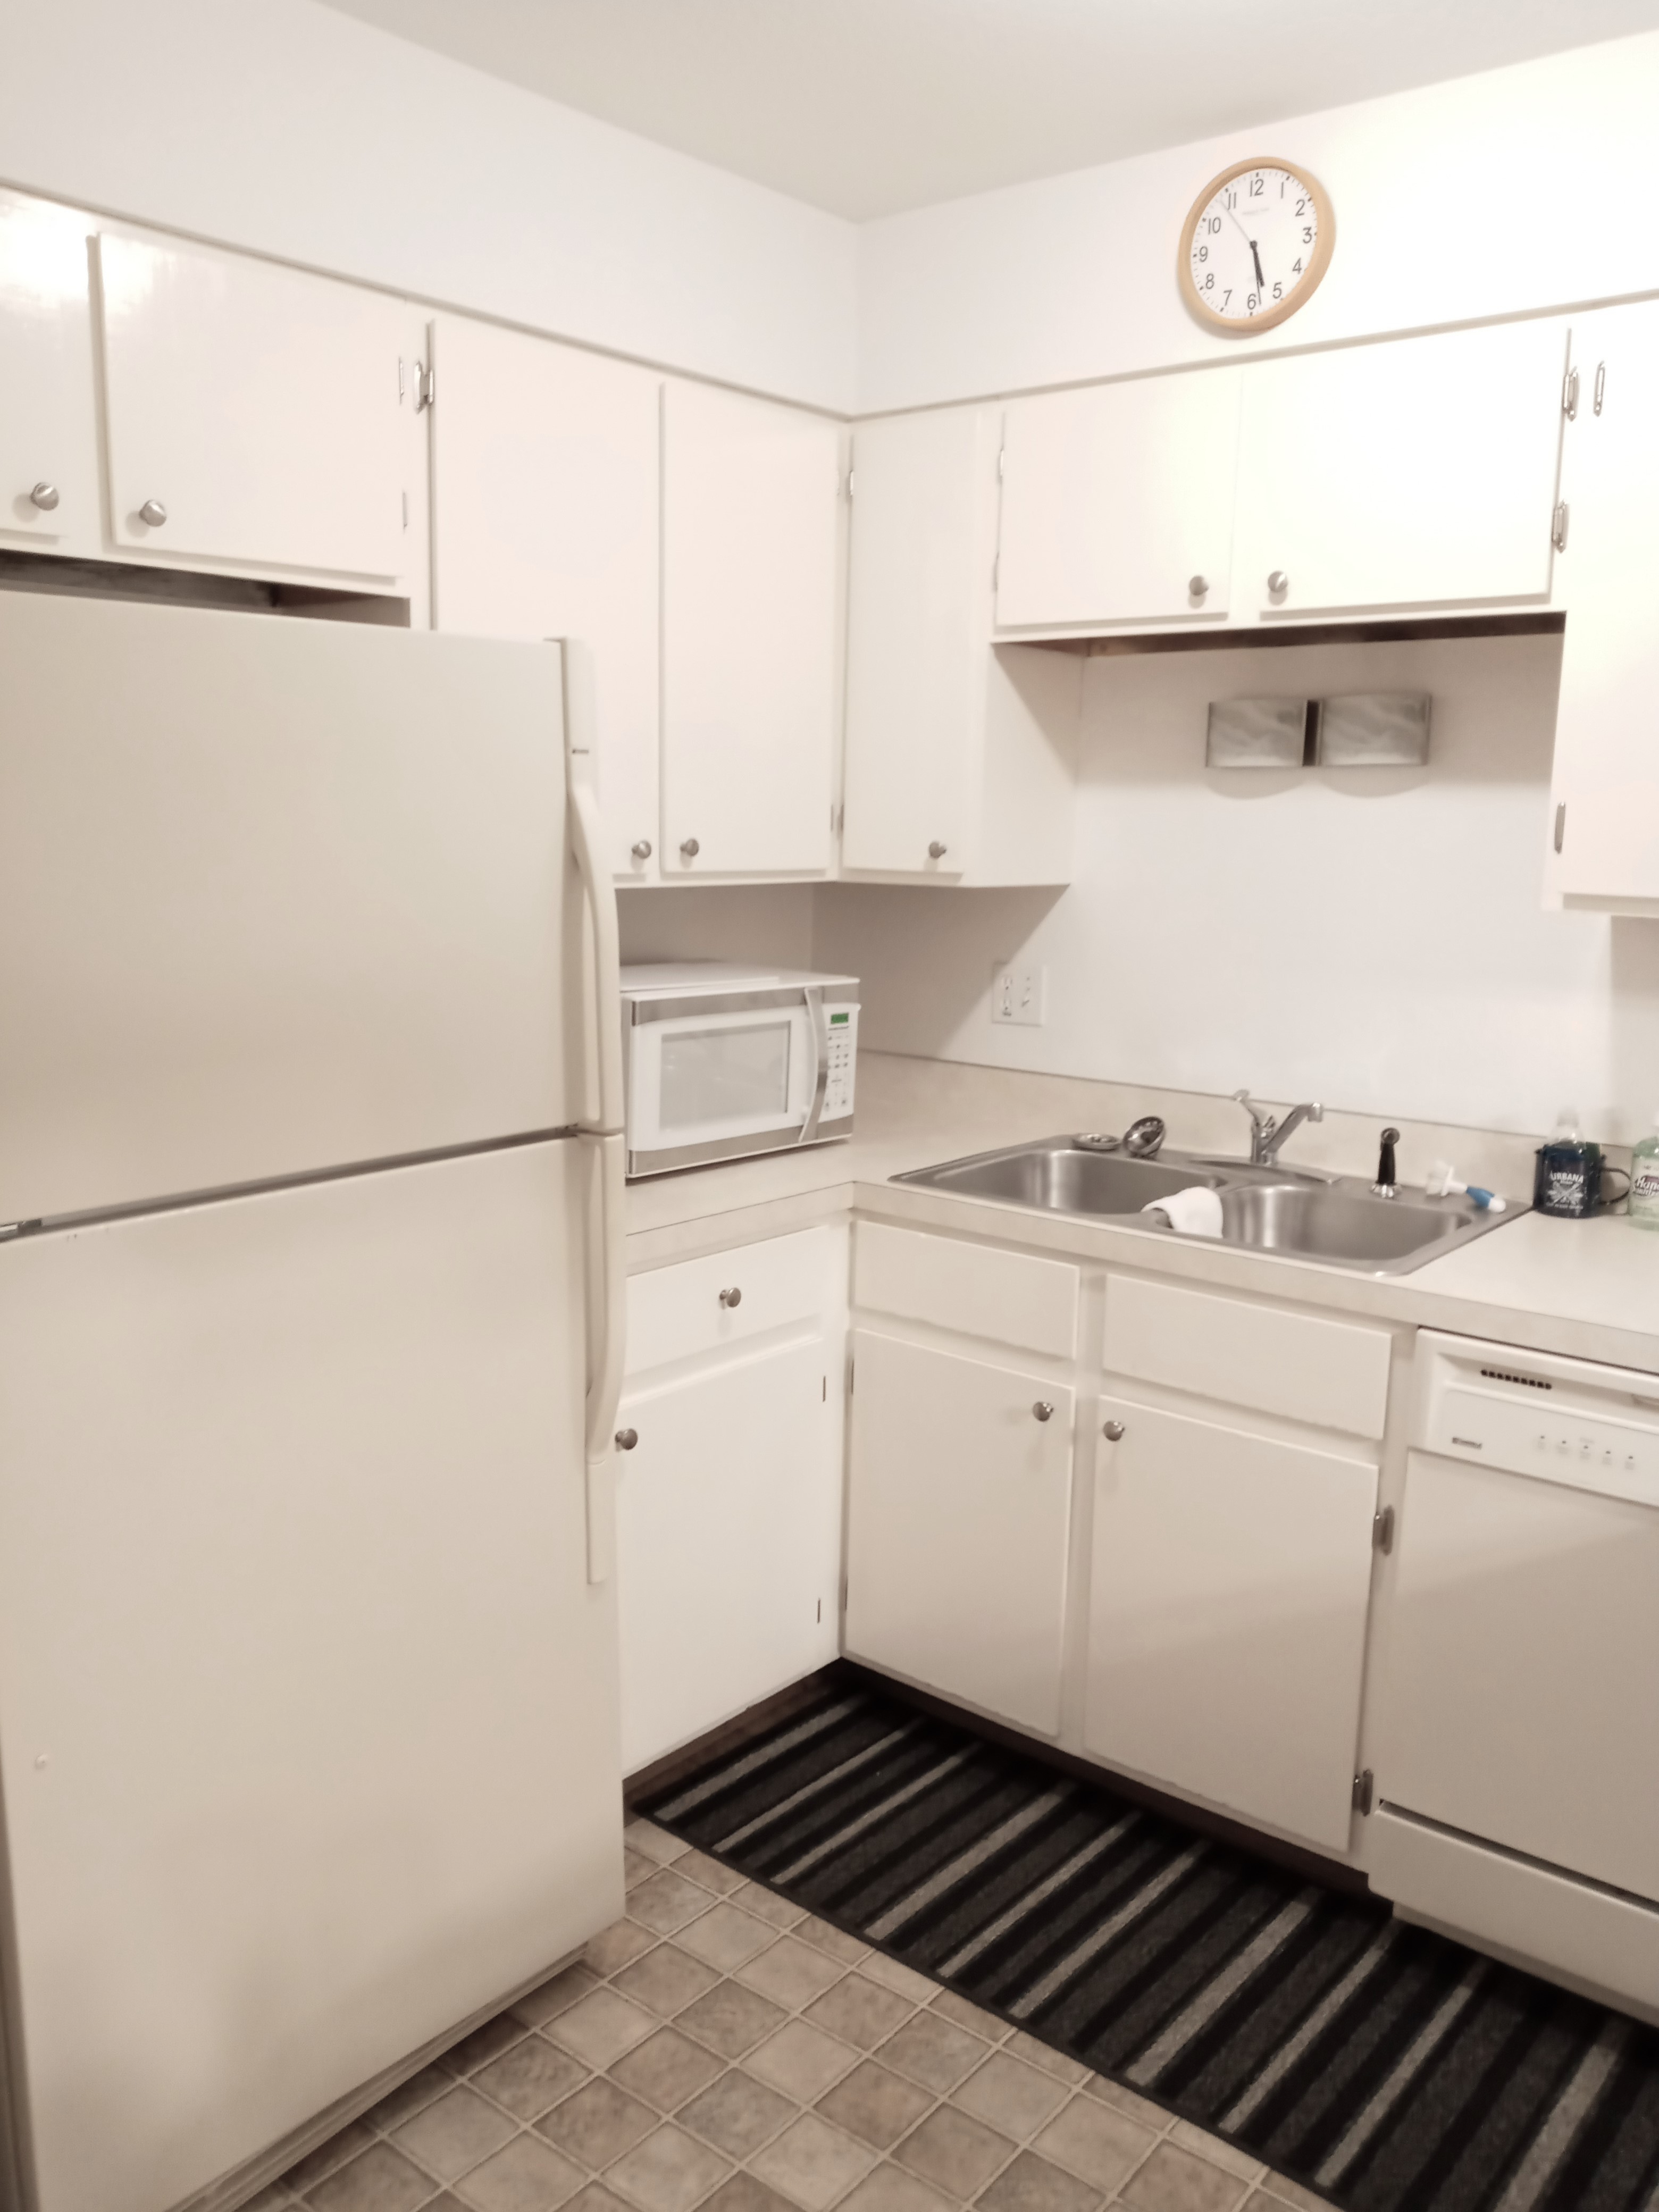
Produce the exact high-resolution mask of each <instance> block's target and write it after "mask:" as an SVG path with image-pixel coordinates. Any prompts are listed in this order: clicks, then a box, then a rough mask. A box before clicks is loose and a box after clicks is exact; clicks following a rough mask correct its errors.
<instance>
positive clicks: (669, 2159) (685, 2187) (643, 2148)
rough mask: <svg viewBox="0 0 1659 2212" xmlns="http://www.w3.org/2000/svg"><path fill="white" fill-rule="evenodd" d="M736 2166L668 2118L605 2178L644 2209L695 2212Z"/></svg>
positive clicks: (658, 2211) (624, 2195)
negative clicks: (729, 2163)
mask: <svg viewBox="0 0 1659 2212" xmlns="http://www.w3.org/2000/svg"><path fill="white" fill-rule="evenodd" d="M731 2170H732V2169H731V2167H730V2166H728V2165H727V2163H726V2160H724V2159H723V2158H721V2157H720V2154H719V2153H718V2152H717V2151H712V2150H710V2149H709V2148H708V2144H707V2143H701V2142H698V2141H697V2140H696V2136H689V2135H687V2134H686V2132H685V2130H684V2128H677V2127H676V2126H675V2125H674V2124H673V2123H672V2121H665V2122H664V2124H662V2126H661V2127H659V2129H658V2130H656V2132H655V2133H654V2134H653V2135H648V2136H647V2137H646V2138H645V2141H644V2142H641V2143H636V2144H635V2147H634V2148H633V2149H632V2150H630V2151H629V2152H628V2153H626V2154H625V2155H624V2156H623V2157H622V2158H619V2159H618V2160H617V2163H616V2164H615V2165H614V2166H612V2167H611V2170H610V2172H608V2173H607V2174H606V2175H605V2180H606V2181H607V2182H608V2183H609V2185H611V2188H612V2189H614V2190H616V2191H617V2192H618V2193H619V2194H620V2195H622V2196H623V2197H627V2198H629V2201H630V2202H631V2203H634V2204H636V2205H637V2206H638V2207H639V2208H640V2212H691V2207H692V2206H693V2205H694V2204H697V2203H701V2202H702V2199H703V2198H704V2197H707V2196H708V2193H709V2191H711V2190H713V2189H714V2188H716V2187H717V2186H718V2185H719V2184H720V2182H722V2181H724V2180H725V2179H726V2176H727V2174H728V2173H729V2172H731Z"/></svg>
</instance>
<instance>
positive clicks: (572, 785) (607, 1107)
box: [564, 639, 623, 1136]
mask: <svg viewBox="0 0 1659 2212" xmlns="http://www.w3.org/2000/svg"><path fill="white" fill-rule="evenodd" d="M587 677H588V670H587V666H586V648H585V647H582V646H580V645H578V644H576V643H575V642H574V641H571V640H569V639H567V640H566V641H565V644H564V708H565V713H564V726H565V762H566V774H567V781H568V787H569V794H570V843H571V848H572V849H573V851H574V854H575V856H576V866H577V868H578V870H579V872H580V875H581V879H582V894H583V896H584V898H585V899H586V904H587V911H588V915H589V919H590V921H591V923H592V933H593V934H592V963H593V964H592V975H591V983H592V994H593V998H592V1010H593V1033H594V1036H593V1042H594V1048H595V1051H596V1054H597V1059H598V1066H597V1068H596V1069H595V1070H593V1071H592V1073H594V1074H596V1075H597V1078H598V1091H599V1114H598V1118H597V1120H594V1121H590V1120H589V1118H588V1116H587V1115H586V1112H584V1114H583V1115H582V1122H581V1126H582V1128H583V1129H584V1131H596V1132H597V1133H599V1134H601V1135H604V1136H611V1135H613V1134H616V1133H619V1132H620V1131H621V1129H622V1127H623V1054H622V975H621V966H622V952H621V947H620V945H619V943H618V940H617V893H616V890H615V887H614V886H613V884H611V875H610V871H609V870H608V869H607V867H606V866H605V825H604V823H603V821H602V819H601V817H600V815H599V800H598V799H596V798H595V796H594V793H593V786H592V781H591V779H592V760H593V753H592V738H591V735H590V721H591V717H590V714H589V711H588V708H589V696H588V695H589V689H590V687H589V684H588V681H587ZM592 1097H593V1091H592V1085H588V1086H587V1087H586V1096H585V1098H584V1104H585V1105H586V1104H587V1103H591V1102H592Z"/></svg>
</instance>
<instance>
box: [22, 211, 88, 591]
mask: <svg viewBox="0 0 1659 2212" xmlns="http://www.w3.org/2000/svg"><path fill="white" fill-rule="evenodd" d="M88 228H89V226H88V223H87V222H86V220H85V218H84V217H83V216H77V215H76V214H75V213H74V211H73V210H70V209H68V208H58V207H52V206H50V205H48V204H46V202H45V201H42V200H28V199H22V198H20V197H18V196H17V195H16V194H15V193H13V192H0V394H3V398H0V546H5V547H7V548H9V549H10V550H26V549H27V548H29V547H33V549H34V550H37V551H39V552H41V553H65V554H75V555H78V556H81V557H82V558H88V557H93V556H96V555H97V554H98V553H100V551H101V550H103V549H102V544H101V538H100V512H99V498H98V433H97V417H96V410H95V408H94V399H93V361H92V333H91V311H90V305H89V283H88Z"/></svg>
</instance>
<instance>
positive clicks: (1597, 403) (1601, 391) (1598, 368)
mask: <svg viewBox="0 0 1659 2212" xmlns="http://www.w3.org/2000/svg"><path fill="white" fill-rule="evenodd" d="M1605 398H1607V363H1606V362H1604V361H1598V362H1596V364H1595V398H1594V400H1593V401H1592V402H1591V403H1590V404H1592V406H1593V407H1594V408H1595V411H1596V413H1597V414H1598V415H1599V414H1600V413H1601V402H1602V401H1603V400H1604V399H1605Z"/></svg>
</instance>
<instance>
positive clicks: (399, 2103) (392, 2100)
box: [363, 2066, 455, 2135]
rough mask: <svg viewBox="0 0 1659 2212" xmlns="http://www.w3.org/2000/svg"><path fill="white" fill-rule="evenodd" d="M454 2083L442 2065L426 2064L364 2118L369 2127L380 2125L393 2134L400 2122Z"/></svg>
mask: <svg viewBox="0 0 1659 2212" xmlns="http://www.w3.org/2000/svg"><path fill="white" fill-rule="evenodd" d="M454 2086H455V2078H454V2076H453V2075H451V2074H446V2073H445V2072H444V2070H443V2069H442V2067H441V2066H423V2067H422V2069H421V2070H420V2072H419V2073H418V2074H412V2075H410V2078H409V2080H408V2081H405V2082H404V2083H403V2084H402V2085H401V2086H400V2087H398V2088H396V2089H394V2090H392V2093H391V2094H390V2095H389V2096H386V2097H382V2098H381V2100H380V2103H379V2104H378V2105H376V2106H374V2109H373V2110H372V2111H370V2112H365V2113H364V2115H363V2119H364V2121H365V2122H366V2123H367V2124H368V2125H369V2126H370V2127H374V2128H379V2129H380V2132H381V2133H382V2134H383V2135H390V2134H391V2132H392V2130H393V2128H395V2127H396V2126H397V2125H398V2123H399V2121H401V2120H406V2119H408V2118H410V2116H411V2114H413V2113H416V2112H419V2111H420V2109H421V2107H422V2105H429V2104H430V2103H431V2102H432V2100H433V2099H434V2098H435V2097H441V2096H442V2094H443V2093H444V2091H445V2090H446V2089H452V2088H453V2087H454Z"/></svg>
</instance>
